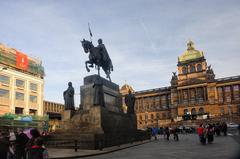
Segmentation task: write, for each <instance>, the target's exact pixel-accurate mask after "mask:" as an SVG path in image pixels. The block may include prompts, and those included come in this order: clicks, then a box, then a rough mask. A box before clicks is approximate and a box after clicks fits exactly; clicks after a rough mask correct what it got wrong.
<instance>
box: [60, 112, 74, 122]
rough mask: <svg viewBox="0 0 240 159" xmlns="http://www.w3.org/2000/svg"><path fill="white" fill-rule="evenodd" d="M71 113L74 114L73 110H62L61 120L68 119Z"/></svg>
mask: <svg viewBox="0 0 240 159" xmlns="http://www.w3.org/2000/svg"><path fill="white" fill-rule="evenodd" d="M73 114H74V111H73V110H64V111H63V113H62V120H63V121H66V120H70V119H71V118H72V116H73Z"/></svg>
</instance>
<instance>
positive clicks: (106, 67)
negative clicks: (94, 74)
mask: <svg viewBox="0 0 240 159" xmlns="http://www.w3.org/2000/svg"><path fill="white" fill-rule="evenodd" d="M81 43H82V47H83V49H84V52H85V53H89V56H88V58H89V60H88V61H85V66H86V70H87V71H88V72H89V71H90V69H89V67H92V68H93V67H94V65H95V68H97V69H98V75H100V67H102V69H103V71H104V72H105V74H106V76H107V78H108V79H109V80H110V81H111V78H110V73H111V71H113V65H112V61H111V59H110V57H109V56H108V53H107V51H106V49H105V46H104V45H103V44H102V46H103V47H104V48H103V47H100V46H98V47H94V45H93V44H92V42H90V41H88V40H85V39H83V41H81Z"/></svg>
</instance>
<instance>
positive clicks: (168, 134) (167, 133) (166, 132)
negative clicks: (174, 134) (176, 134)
mask: <svg viewBox="0 0 240 159" xmlns="http://www.w3.org/2000/svg"><path fill="white" fill-rule="evenodd" d="M165 134H166V135H167V140H169V137H170V130H169V128H168V127H166V128H165Z"/></svg>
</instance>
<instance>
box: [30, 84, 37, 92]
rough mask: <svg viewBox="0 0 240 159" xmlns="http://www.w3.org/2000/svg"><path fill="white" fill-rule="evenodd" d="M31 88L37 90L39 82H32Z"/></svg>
mask: <svg viewBox="0 0 240 159" xmlns="http://www.w3.org/2000/svg"><path fill="white" fill-rule="evenodd" d="M30 90H32V91H37V84H36V83H30Z"/></svg>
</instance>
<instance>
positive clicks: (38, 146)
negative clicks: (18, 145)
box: [28, 137, 49, 159]
mask: <svg viewBox="0 0 240 159" xmlns="http://www.w3.org/2000/svg"><path fill="white" fill-rule="evenodd" d="M34 143H35V144H34V145H33V146H32V147H31V150H30V151H29V156H28V157H29V159H49V155H48V152H47V150H46V149H45V148H44V146H43V139H42V138H41V137H38V138H36V139H35V142H34Z"/></svg>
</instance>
